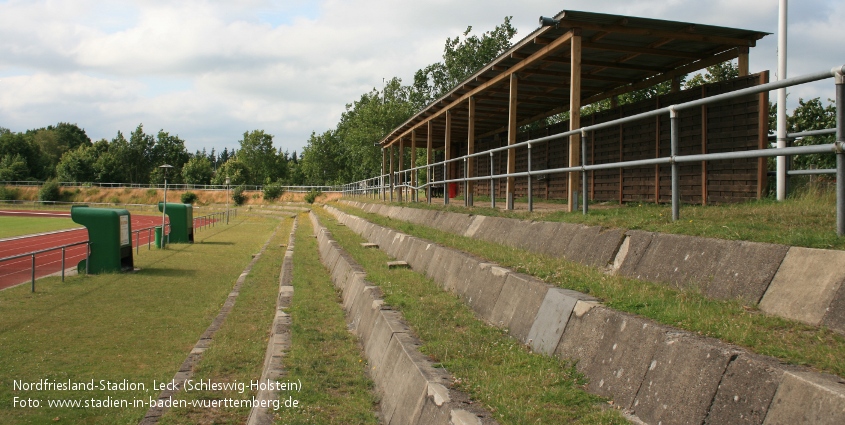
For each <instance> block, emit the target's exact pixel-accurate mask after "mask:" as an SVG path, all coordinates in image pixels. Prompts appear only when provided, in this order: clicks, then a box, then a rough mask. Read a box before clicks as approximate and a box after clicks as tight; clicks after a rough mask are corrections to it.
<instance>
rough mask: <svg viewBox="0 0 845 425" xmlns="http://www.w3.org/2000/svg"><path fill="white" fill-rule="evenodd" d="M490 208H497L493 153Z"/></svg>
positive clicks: (491, 156) (491, 160)
mask: <svg viewBox="0 0 845 425" xmlns="http://www.w3.org/2000/svg"><path fill="white" fill-rule="evenodd" d="M490 207H491V208H496V180H495V179H494V178H493V152H490Z"/></svg>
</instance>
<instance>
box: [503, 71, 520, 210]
mask: <svg viewBox="0 0 845 425" xmlns="http://www.w3.org/2000/svg"><path fill="white" fill-rule="evenodd" d="M510 77H511V84H510V86H511V94H510V100H509V102H508V146H510V145H513V144H515V143H516V133H517V126H516V119H517V118H516V108H517V90H518V84H519V80H518V78H517V75H516V74H511V75H510ZM515 172H516V150H514V149H508V174H512V173H515ZM514 183H515V182H514V178H513V177H508V178H507V188H506V193H507V195H506V196H507V209H508V210H513V201H514V190H515V184H514Z"/></svg>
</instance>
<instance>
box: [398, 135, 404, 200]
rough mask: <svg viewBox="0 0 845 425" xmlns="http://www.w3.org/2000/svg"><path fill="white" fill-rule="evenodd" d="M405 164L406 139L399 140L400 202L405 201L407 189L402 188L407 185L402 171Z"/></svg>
mask: <svg viewBox="0 0 845 425" xmlns="http://www.w3.org/2000/svg"><path fill="white" fill-rule="evenodd" d="M404 162H405V139H403V138H401V137H400V138H399V184H400V187H399V202H402V201H404V196H402V195H404V193H405V187H403V186H401V185H402V184H404V183H405V175H404V174H402V171H403V170H404V169H405V168H404V167H403V163H404Z"/></svg>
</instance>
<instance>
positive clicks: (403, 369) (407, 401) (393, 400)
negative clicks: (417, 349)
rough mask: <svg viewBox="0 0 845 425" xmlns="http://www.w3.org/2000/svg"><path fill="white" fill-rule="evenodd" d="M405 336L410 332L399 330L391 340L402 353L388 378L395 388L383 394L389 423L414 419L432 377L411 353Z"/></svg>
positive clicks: (383, 402) (383, 404)
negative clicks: (426, 376)
mask: <svg viewBox="0 0 845 425" xmlns="http://www.w3.org/2000/svg"><path fill="white" fill-rule="evenodd" d="M403 336H404V337H406V338H410V337H409V336H408V335H406V334H397V335H394V338H393V340H392V341H391V345H398V346H399V347H398V349H399V350H402V353H401V354H400V356H399V358H398V359H397V362H396V365H395V367H394V368H393V373H392V374H391V376H390V377H389V378H388V381H389V382H390V383H391V387H392V388H391V389H390V390H389V391H386V392H385V394H384V395H383V396H382V406H383V408H382V414H383V417H384V422H385V423H386V424H397V425H399V424H410V423H413V422H414V421H415V420H416V419H417V418H418V417H419V415H420V411H421V410H422V405H423V403H424V401H425V398H426V397H427V396H428V381H427V380H426V378H425V376H423V375H422V373H420V371H419V369H418V368H417V367H416V365H415V364H414V361H413V359H412V358H411V357H410V356H409V355H408V354H409V351H410V348H411V347H407V346H406V344H408V341H407V339H404V340H403V338H402V337H403ZM384 407H387V409H385V408H384ZM390 407H392V409H391V408H390Z"/></svg>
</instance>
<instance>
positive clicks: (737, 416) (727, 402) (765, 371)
mask: <svg viewBox="0 0 845 425" xmlns="http://www.w3.org/2000/svg"><path fill="white" fill-rule="evenodd" d="M782 377H783V369H781V368H780V367H779V365H777V364H776V363H775V362H774V361H773V360H772V359H768V358H764V357H762V356H756V355H753V354H748V353H743V354H741V355H739V357H737V358H736V359H735V360H733V361H732V362H731V363H730V364H729V365H728V368H727V370H725V374H724V376H722V381H721V382H720V383H719V388H718V390H716V397H714V398H713V404H712V405H711V406H710V412H709V413H708V414H707V420H706V421H705V424H712V425H717V424H754V425H757V424H762V423H763V419H765V418H766V412H767V411H768V409H769V405H771V403H772V399H773V398H774V395H775V392H776V391H777V389H778V384H779V383H780V381H781V378H782Z"/></svg>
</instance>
